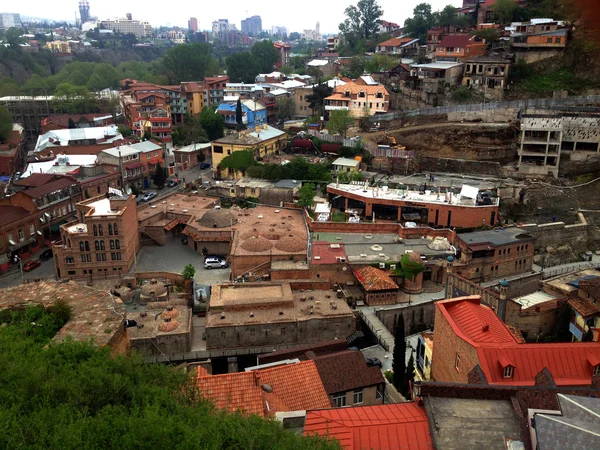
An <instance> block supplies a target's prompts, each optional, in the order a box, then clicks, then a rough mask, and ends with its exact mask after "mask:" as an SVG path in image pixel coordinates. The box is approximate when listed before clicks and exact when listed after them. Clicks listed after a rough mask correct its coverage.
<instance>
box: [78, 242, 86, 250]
mask: <svg viewBox="0 0 600 450" xmlns="http://www.w3.org/2000/svg"><path fill="white" fill-rule="evenodd" d="M79 250H80V251H82V252H83V251H85V247H84V243H83V241H81V242H80V243H79Z"/></svg>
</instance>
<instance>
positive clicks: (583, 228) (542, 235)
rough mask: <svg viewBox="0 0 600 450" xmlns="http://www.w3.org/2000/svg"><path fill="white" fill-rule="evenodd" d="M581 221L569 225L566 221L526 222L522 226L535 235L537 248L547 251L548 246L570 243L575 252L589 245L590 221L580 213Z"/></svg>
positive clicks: (585, 248)
mask: <svg viewBox="0 0 600 450" xmlns="http://www.w3.org/2000/svg"><path fill="white" fill-rule="evenodd" d="M579 220H580V223H577V224H573V225H567V224H565V223H564V222H552V223H543V224H525V225H522V226H521V228H523V229H524V230H526V231H527V232H528V233H529V234H531V235H532V236H535V238H536V241H535V249H536V250H538V251H545V249H546V247H556V246H560V245H565V244H567V245H569V246H570V247H571V248H572V249H573V251H574V252H576V253H577V252H582V251H585V250H587V247H588V223H587V221H586V220H585V217H584V216H583V214H581V213H579Z"/></svg>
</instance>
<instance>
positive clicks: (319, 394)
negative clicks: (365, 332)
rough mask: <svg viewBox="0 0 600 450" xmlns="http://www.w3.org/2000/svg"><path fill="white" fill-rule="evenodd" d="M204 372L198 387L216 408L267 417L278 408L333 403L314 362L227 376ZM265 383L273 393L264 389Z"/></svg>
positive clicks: (282, 409)
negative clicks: (211, 374)
mask: <svg viewBox="0 0 600 450" xmlns="http://www.w3.org/2000/svg"><path fill="white" fill-rule="evenodd" d="M204 372H205V371H204ZM204 372H202V374H200V371H199V372H198V373H199V376H198V378H197V380H198V387H199V388H200V390H201V392H203V394H204V396H205V397H206V398H208V399H210V400H211V401H213V402H214V403H215V405H216V406H217V408H221V409H226V410H229V411H244V412H246V413H247V414H257V415H260V416H263V417H265V416H273V415H274V414H275V412H277V411H300V410H307V409H321V408H329V407H330V406H331V402H330V401H329V397H327V393H326V392H325V388H324V387H323V383H322V382H321V378H320V377H319V372H318V371H317V367H316V365H315V363H314V361H302V362H299V363H296V364H288V365H283V366H278V367H273V368H271V369H264V370H255V371H252V372H239V373H229V374H225V375H215V376H210V375H208V376H206V375H205V374H204ZM263 385H269V386H270V387H271V388H272V391H273V392H266V391H265V390H263V389H262V387H261V386H263Z"/></svg>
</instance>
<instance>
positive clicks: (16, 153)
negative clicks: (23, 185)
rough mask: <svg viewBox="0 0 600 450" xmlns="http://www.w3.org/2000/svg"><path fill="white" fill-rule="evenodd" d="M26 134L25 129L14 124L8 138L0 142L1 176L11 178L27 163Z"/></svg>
mask: <svg viewBox="0 0 600 450" xmlns="http://www.w3.org/2000/svg"><path fill="white" fill-rule="evenodd" d="M25 153H26V151H25V134H24V133H23V127H22V126H21V125H19V124H18V123H15V124H13V127H12V131H10V132H9V133H8V138H7V139H6V140H5V141H4V142H0V175H2V176H10V175H12V174H13V173H15V172H17V171H18V170H20V169H22V168H23V164H24V162H25Z"/></svg>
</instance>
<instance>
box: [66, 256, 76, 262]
mask: <svg viewBox="0 0 600 450" xmlns="http://www.w3.org/2000/svg"><path fill="white" fill-rule="evenodd" d="M66 261H67V264H75V259H73V257H72V256H67V258H66Z"/></svg>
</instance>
